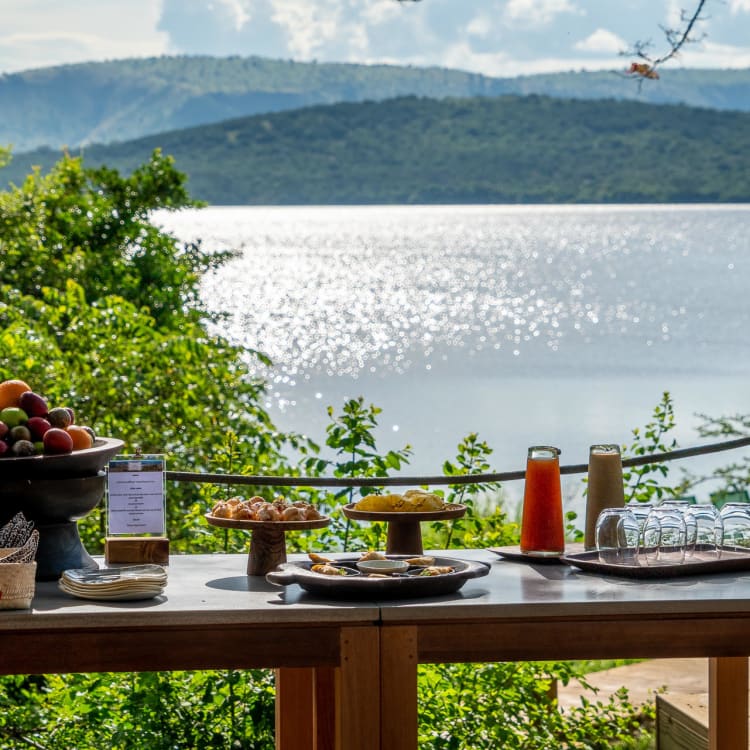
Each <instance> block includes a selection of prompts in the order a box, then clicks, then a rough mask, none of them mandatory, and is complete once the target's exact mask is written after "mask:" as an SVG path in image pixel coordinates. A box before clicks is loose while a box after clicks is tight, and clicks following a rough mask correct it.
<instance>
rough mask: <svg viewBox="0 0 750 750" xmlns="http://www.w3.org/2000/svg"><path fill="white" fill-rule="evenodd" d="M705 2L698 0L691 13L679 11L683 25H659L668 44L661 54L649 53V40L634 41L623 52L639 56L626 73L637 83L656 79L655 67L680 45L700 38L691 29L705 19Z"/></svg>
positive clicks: (679, 47) (678, 49)
mask: <svg viewBox="0 0 750 750" xmlns="http://www.w3.org/2000/svg"><path fill="white" fill-rule="evenodd" d="M707 2H708V0H698V4H697V6H696V7H695V10H693V12H692V13H687V12H686V11H685V10H682V12H681V13H680V21H681V22H682V24H683V25H682V26H681V27H680V28H677V29H670V28H667V27H665V26H662V27H661V30H662V31H663V32H664V37H665V38H666V40H667V45H668V49H667V51H666V52H665V53H664V54H663V55H660V56H658V57H653V56H652V55H651V54H649V49H650V48H651V46H652V45H651V42H650V41H649V42H636V43H635V44H634V45H633V48H632V49H630V50H628V51H627V52H624V53H623V54H624V55H627V56H628V57H632V56H635V57H637V58H639V62H633V63H631V64H630V68H629V69H628V74H630V75H633V76H636V77H637V78H638V79H639V83H642V82H643V81H644V80H646V79H651V80H654V79H657V78H658V77H659V74H658V73H657V72H656V69H657V68H658V67H659V66H660V65H663V64H664V63H665V62H667V60H671V59H672V58H673V57H675V56H676V55H677V54H679V52H680V50H681V49H682V47H684V46H685V45H686V44H690V43H693V42H697V41H699V40H700V39H702V38H703V37H702V36H701V37H699V39H696V38H695V37H694V36H693V31H694V29H695V26H696V24H697V23H699V22H700V21H705V20H706V19H705V17H704V16H703V15H701V14H702V13H703V9H704V7H705V5H706V3H707Z"/></svg>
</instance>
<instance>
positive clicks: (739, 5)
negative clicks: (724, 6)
mask: <svg viewBox="0 0 750 750" xmlns="http://www.w3.org/2000/svg"><path fill="white" fill-rule="evenodd" d="M729 10H730V12H731V13H732V15H736V14H737V13H750V0H729Z"/></svg>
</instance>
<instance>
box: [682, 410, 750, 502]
mask: <svg viewBox="0 0 750 750" xmlns="http://www.w3.org/2000/svg"><path fill="white" fill-rule="evenodd" d="M698 416H699V417H701V419H703V423H702V424H700V425H699V426H698V434H699V435H701V436H703V437H711V438H719V439H722V440H730V439H732V438H740V437H750V415H749V414H733V415H729V416H721V417H710V416H708V415H706V414H699V415H698ZM716 479H719V480H720V481H721V483H722V488H721V489H722V490H723V491H724V492H728V493H731V492H742V491H744V490H747V488H748V487H750V456H747V455H745V456H742V457H741V458H740V459H739V460H738V461H733V462H732V463H730V464H727V465H726V466H723V467H720V468H718V469H715V470H713V471H712V472H711V474H710V475H709V476H694V475H691V476H690V478H689V479H688V486H690V487H695V486H696V485H698V484H700V483H701V482H707V481H715V480H716Z"/></svg>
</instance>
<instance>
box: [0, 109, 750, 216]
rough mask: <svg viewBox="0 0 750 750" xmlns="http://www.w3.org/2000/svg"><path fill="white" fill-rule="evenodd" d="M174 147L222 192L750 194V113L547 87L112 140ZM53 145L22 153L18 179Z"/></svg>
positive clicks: (608, 199)
mask: <svg viewBox="0 0 750 750" xmlns="http://www.w3.org/2000/svg"><path fill="white" fill-rule="evenodd" d="M158 147H161V148H163V149H164V151H165V153H169V154H172V155H173V156H174V158H175V160H176V162H177V163H178V164H179V166H180V169H182V170H183V171H185V172H186V173H187V174H188V175H189V178H190V183H189V184H190V190H191V192H192V193H193V194H194V195H195V196H197V197H199V198H202V199H203V200H207V201H209V202H211V203H214V204H231V205H235V204H352V203H356V204H360V203H407V204H414V203H528V202H534V203H580V202H585V203H612V202H615V203H639V202H645V203H653V202H715V201H723V202H738V201H739V202H746V201H748V200H750V113H746V112H717V111H713V110H707V109H690V108H688V107H684V106H673V105H670V106H656V105H649V104H641V103H636V102H616V101H590V100H589V101H577V100H563V99H549V98H543V97H538V96H530V97H516V96H502V97H496V98H486V97H475V98H471V99H440V100H438V99H419V98H415V97H409V98H400V99H390V100H388V101H384V102H372V101H370V102H361V103H356V104H350V103H343V104H334V105H327V106H316V107H310V108H306V109H297V110H293V111H289V112H281V113H275V114H264V115H257V116H254V117H247V118H243V119H237V120H230V121H226V122H221V123H218V124H215V125H207V126H204V127H200V128H190V129H186V130H181V131H174V132H170V133H162V134H160V135H158V136H150V137H148V138H142V139H139V140H136V141H129V142H123V143H115V144H112V145H110V146H90V147H87V148H86V151H85V159H86V163H87V164H89V165H95V164H103V163H106V164H111V165H113V166H115V167H117V168H118V169H120V170H122V171H129V170H131V169H134V168H135V167H136V165H138V164H140V163H141V162H142V161H143V160H144V159H146V158H148V155H149V154H150V153H151V152H152V151H153V150H154V149H155V148H158ZM57 156H58V155H57V154H56V153H55V152H53V151H51V150H48V151H44V152H34V153H31V154H25V155H17V156H16V158H15V159H14V162H13V164H11V165H10V166H9V167H7V168H6V169H5V170H3V175H5V177H6V179H9V180H13V179H20V178H21V176H22V175H24V174H25V173H26V171H27V170H28V169H29V168H30V166H31V165H32V164H41V165H43V166H44V165H46V166H49V165H50V164H51V163H52V162H53V161H54V160H55V159H56V158H57Z"/></svg>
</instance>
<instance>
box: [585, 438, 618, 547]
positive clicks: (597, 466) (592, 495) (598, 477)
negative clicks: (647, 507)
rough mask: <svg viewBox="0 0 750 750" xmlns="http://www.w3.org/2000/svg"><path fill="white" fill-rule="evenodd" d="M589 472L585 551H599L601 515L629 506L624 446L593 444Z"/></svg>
mask: <svg viewBox="0 0 750 750" xmlns="http://www.w3.org/2000/svg"><path fill="white" fill-rule="evenodd" d="M588 469H589V471H588V486H587V488H586V525H585V528H584V533H583V546H584V548H585V549H595V548H596V538H595V530H596V523H597V520H598V518H599V514H600V513H601V512H602V510H604V509H605V508H621V507H622V506H623V505H625V497H624V490H623V482H622V459H621V457H620V446H619V445H615V444H614V443H609V444H605V445H592V446H591V447H590V448H589V467H588Z"/></svg>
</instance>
